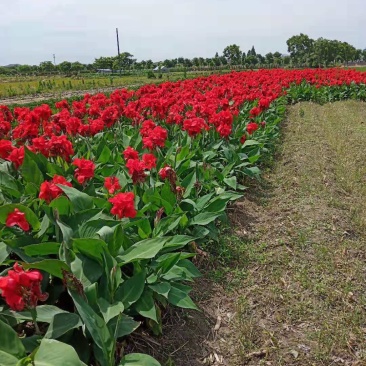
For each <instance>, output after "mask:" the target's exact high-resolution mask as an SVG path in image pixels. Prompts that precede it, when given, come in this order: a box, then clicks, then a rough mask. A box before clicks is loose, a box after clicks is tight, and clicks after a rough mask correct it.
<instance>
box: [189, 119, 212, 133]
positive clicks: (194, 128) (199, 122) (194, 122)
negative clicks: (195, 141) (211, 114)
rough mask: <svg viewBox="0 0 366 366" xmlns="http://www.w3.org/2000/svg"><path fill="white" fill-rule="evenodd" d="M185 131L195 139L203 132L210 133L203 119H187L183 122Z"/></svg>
mask: <svg viewBox="0 0 366 366" xmlns="http://www.w3.org/2000/svg"><path fill="white" fill-rule="evenodd" d="M183 130H185V131H187V133H188V135H189V136H191V137H193V136H196V135H198V134H199V133H201V132H202V131H203V130H206V131H208V130H209V127H208V126H207V124H206V122H205V120H204V119H203V118H191V119H186V120H185V121H184V122H183Z"/></svg>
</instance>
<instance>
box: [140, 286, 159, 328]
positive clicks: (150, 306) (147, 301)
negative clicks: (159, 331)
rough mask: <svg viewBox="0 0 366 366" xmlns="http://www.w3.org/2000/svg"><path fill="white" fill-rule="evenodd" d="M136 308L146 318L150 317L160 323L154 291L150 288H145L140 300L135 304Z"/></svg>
mask: <svg viewBox="0 0 366 366" xmlns="http://www.w3.org/2000/svg"><path fill="white" fill-rule="evenodd" d="M134 308H135V310H136V311H137V312H138V313H139V314H140V315H141V316H143V317H144V318H149V319H152V320H154V321H155V322H156V323H158V318H157V316H156V308H155V302H154V298H153V293H152V291H151V290H149V289H145V290H144V292H143V293H142V295H141V297H140V298H139V300H138V301H137V302H136V304H135V305H134Z"/></svg>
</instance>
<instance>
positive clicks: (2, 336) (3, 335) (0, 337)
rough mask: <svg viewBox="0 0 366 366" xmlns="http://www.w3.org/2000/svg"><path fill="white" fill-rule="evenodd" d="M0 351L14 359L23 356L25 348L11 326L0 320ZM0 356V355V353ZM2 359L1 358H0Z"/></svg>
mask: <svg viewBox="0 0 366 366" xmlns="http://www.w3.org/2000/svg"><path fill="white" fill-rule="evenodd" d="M0 351H3V352H4V353H8V354H9V355H11V356H13V357H15V358H16V359H19V358H22V357H24V356H25V348H24V346H23V344H22V342H21V341H20V339H19V337H18V334H17V333H16V332H15V330H14V329H13V328H11V327H10V326H9V325H7V324H5V323H4V322H3V321H1V320H0ZM0 357H1V355H0ZM0 360H2V358H0Z"/></svg>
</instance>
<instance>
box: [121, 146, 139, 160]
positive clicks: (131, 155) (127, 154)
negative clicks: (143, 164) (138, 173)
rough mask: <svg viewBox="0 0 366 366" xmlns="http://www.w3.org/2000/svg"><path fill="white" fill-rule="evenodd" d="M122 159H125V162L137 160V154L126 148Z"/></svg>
mask: <svg viewBox="0 0 366 366" xmlns="http://www.w3.org/2000/svg"><path fill="white" fill-rule="evenodd" d="M123 157H124V158H125V160H128V159H138V158H139V153H138V152H137V151H136V150H135V149H134V148H133V147H131V146H128V147H127V148H126V149H125V151H124V152H123Z"/></svg>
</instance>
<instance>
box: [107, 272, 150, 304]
mask: <svg viewBox="0 0 366 366" xmlns="http://www.w3.org/2000/svg"><path fill="white" fill-rule="evenodd" d="M145 279H146V270H142V271H141V272H139V273H137V274H135V275H133V276H132V277H130V278H129V279H128V280H127V281H125V282H123V283H122V285H120V286H119V288H118V289H117V291H116V294H115V296H114V297H115V299H116V300H118V301H122V303H123V305H124V307H125V308H126V309H127V308H129V307H130V306H131V305H132V304H133V303H135V302H136V301H137V300H138V299H139V298H140V296H141V294H142V292H143V291H144V288H145Z"/></svg>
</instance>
